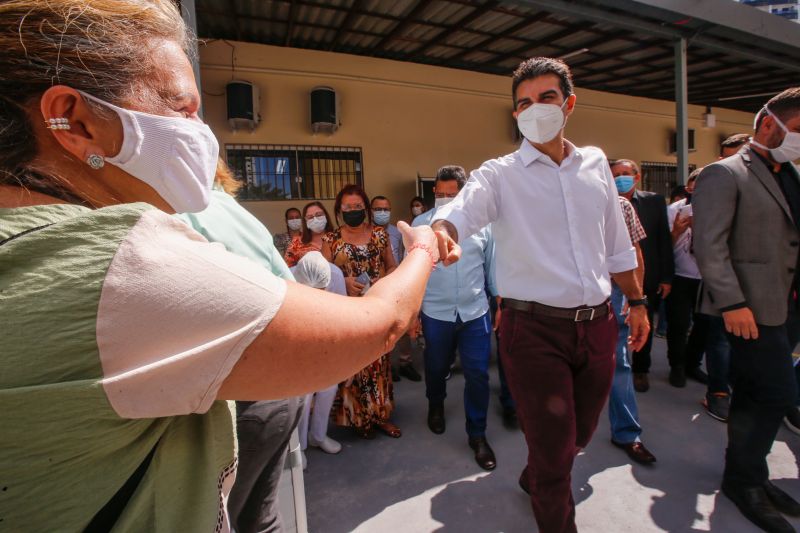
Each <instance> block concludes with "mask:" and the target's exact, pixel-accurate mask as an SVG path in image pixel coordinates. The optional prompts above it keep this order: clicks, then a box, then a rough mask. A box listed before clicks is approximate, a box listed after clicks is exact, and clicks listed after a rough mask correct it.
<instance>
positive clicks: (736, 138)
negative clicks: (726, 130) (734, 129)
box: [719, 133, 750, 155]
mask: <svg viewBox="0 0 800 533" xmlns="http://www.w3.org/2000/svg"><path fill="white" fill-rule="evenodd" d="M749 141H750V136H749V135H748V134H746V133H734V134H733V135H731V136H730V137H728V138H727V139H725V140H724V141H722V142H721V143H720V145H719V155H722V154H723V153H724V151H725V149H726V148H729V149H730V148H741V147H742V146H744V145H745V144H747V143H748V142H749Z"/></svg>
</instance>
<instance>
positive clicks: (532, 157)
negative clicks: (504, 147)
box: [519, 139, 581, 167]
mask: <svg viewBox="0 0 800 533" xmlns="http://www.w3.org/2000/svg"><path fill="white" fill-rule="evenodd" d="M564 142H565V143H566V145H567V151H568V152H569V153H568V154H567V157H565V158H564V161H562V163H561V164H562V165H563V164H565V163H569V161H570V160H571V159H572V158H573V157H581V154H580V151H579V150H578V148H577V147H576V146H575V145H574V144H572V143H571V142H569V141H568V140H566V139H564ZM519 155H520V157H521V158H522V164H523V165H525V166H526V167H527V166H528V165H530V164H531V163H533V162H534V161H536V160H537V159H539V158H541V157H547V159H550V158H549V157H548V156H546V155H545V154H543V153H542V152H540V151H539V150H538V149H537V148H536V147H534V146H533V145H532V144H531V143H530V142H528V139H522V144H521V145H520V147H519Z"/></svg>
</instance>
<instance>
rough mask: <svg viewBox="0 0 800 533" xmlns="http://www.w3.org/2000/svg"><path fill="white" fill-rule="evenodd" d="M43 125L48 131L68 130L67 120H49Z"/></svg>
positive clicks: (62, 118) (61, 118)
mask: <svg viewBox="0 0 800 533" xmlns="http://www.w3.org/2000/svg"><path fill="white" fill-rule="evenodd" d="M45 125H46V126H47V128H48V129H51V130H68V129H70V125H69V119H68V118H64V117H60V118H49V119H47V122H45Z"/></svg>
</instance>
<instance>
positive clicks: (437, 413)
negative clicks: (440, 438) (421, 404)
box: [428, 404, 445, 435]
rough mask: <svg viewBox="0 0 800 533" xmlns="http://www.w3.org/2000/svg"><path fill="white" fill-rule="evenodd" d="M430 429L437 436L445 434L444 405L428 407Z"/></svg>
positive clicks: (430, 405)
mask: <svg viewBox="0 0 800 533" xmlns="http://www.w3.org/2000/svg"><path fill="white" fill-rule="evenodd" d="M428 427H429V428H430V430H431V431H433V432H434V433H436V434H437V435H441V434H442V433H444V430H445V423H444V405H442V404H439V405H432V404H429V405H428Z"/></svg>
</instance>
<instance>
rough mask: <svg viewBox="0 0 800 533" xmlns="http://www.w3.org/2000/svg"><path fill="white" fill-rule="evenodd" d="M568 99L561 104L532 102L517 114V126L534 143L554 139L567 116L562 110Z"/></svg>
mask: <svg viewBox="0 0 800 533" xmlns="http://www.w3.org/2000/svg"><path fill="white" fill-rule="evenodd" d="M566 104H567V100H564V103H563V104H561V105H560V106H557V105H555V104H532V105H530V106H528V108H527V109H525V111H522V112H521V113H520V114H519V115H517V126H518V127H519V131H521V132H522V135H524V136H525V138H526V139H528V140H529V141H530V142H532V143H536V144H544V143H546V142H549V141H552V140H553V139H554V138H555V136H556V135H558V132H559V131H561V128H563V127H564V124H565V123H566V121H567V117H566V116H565V115H564V112H563V111H562V110H563V109H564V106H565V105H566Z"/></svg>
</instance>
